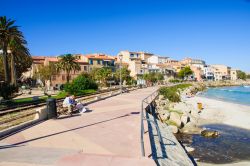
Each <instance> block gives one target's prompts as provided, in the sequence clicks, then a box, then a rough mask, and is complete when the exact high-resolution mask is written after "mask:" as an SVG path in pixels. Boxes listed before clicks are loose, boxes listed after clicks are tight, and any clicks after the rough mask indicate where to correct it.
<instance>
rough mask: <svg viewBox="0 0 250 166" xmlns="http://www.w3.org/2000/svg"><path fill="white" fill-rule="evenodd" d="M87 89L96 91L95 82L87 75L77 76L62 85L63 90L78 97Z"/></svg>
mask: <svg viewBox="0 0 250 166" xmlns="http://www.w3.org/2000/svg"><path fill="white" fill-rule="evenodd" d="M87 89H94V90H96V89H98V85H97V84H96V82H95V81H94V80H92V79H91V78H90V77H88V76H87V75H79V76H78V77H76V78H75V79H74V80H73V81H72V82H71V83H67V84H65V85H64V90H65V91H66V92H68V93H70V94H74V95H80V94H82V93H83V92H84V91H86V90H87Z"/></svg>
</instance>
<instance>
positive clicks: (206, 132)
mask: <svg viewBox="0 0 250 166" xmlns="http://www.w3.org/2000/svg"><path fill="white" fill-rule="evenodd" d="M201 135H202V136H203V137H207V138H216V137H218V136H219V132H218V131H215V130H203V131H202V132H201Z"/></svg>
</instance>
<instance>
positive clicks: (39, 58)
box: [32, 56, 46, 60]
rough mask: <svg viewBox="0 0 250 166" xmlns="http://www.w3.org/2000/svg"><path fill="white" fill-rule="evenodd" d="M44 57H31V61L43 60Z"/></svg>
mask: <svg viewBox="0 0 250 166" xmlns="http://www.w3.org/2000/svg"><path fill="white" fill-rule="evenodd" d="M45 58H46V56H32V59H33V60H44V59H45Z"/></svg>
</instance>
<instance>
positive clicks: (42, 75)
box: [34, 63, 57, 92]
mask: <svg viewBox="0 0 250 166" xmlns="http://www.w3.org/2000/svg"><path fill="white" fill-rule="evenodd" d="M56 74H57V70H56V66H55V64H53V63H50V64H49V65H48V66H44V65H40V66H38V70H37V71H36V72H35V74H34V78H36V79H40V80H41V81H42V83H43V85H44V87H45V88H44V92H46V91H47V87H46V81H48V80H49V81H51V78H52V76H53V75H56Z"/></svg>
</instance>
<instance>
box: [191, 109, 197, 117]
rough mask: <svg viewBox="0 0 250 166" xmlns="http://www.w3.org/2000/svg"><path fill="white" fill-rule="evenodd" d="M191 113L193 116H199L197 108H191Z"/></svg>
mask: <svg viewBox="0 0 250 166" xmlns="http://www.w3.org/2000/svg"><path fill="white" fill-rule="evenodd" d="M191 115H192V116H193V117H195V118H197V117H198V116H199V113H198V111H197V110H195V109H193V110H191Z"/></svg>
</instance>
